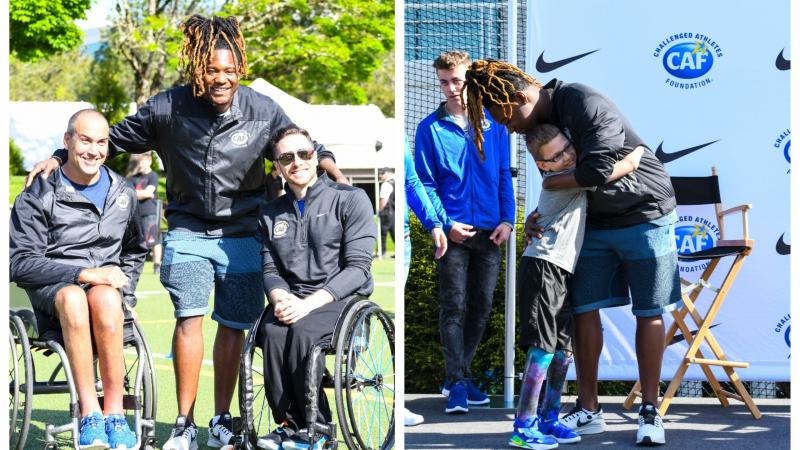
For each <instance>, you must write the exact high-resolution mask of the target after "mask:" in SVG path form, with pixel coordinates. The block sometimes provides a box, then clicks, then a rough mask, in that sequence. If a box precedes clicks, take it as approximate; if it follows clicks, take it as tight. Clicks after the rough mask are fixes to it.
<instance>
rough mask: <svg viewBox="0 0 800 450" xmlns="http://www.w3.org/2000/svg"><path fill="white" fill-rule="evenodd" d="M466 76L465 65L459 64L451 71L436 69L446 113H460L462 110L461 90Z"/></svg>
mask: <svg viewBox="0 0 800 450" xmlns="http://www.w3.org/2000/svg"><path fill="white" fill-rule="evenodd" d="M466 74H467V65H466V64H459V65H457V66H455V67H453V68H452V69H436V77H437V78H438V79H439V89H441V90H442V95H444V97H445V99H446V100H447V109H448V111H451V112H452V111H460V110H461V109H462V107H461V95H462V94H461V90H462V89H463V88H464V80H465V79H466Z"/></svg>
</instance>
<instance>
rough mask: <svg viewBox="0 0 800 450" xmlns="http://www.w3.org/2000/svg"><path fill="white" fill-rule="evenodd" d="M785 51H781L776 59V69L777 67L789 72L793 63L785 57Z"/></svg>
mask: <svg viewBox="0 0 800 450" xmlns="http://www.w3.org/2000/svg"><path fill="white" fill-rule="evenodd" d="M784 50H786V49H785V48H784V49H781V52H780V53H778V57H777V58H775V67H777V68H778V70H789V69H790V66H791V65H792V62H791V61H789V60H788V59H786V58H784V57H783V51H784Z"/></svg>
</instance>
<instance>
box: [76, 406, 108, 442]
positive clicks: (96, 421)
mask: <svg viewBox="0 0 800 450" xmlns="http://www.w3.org/2000/svg"><path fill="white" fill-rule="evenodd" d="M78 433H79V436H80V437H79V438H78V445H79V447H80V449H81V450H100V449H106V448H108V436H107V435H106V421H105V419H103V415H102V414H100V413H99V412H93V413H91V414H89V415H88V416H86V417H84V418H83V419H81V427H80V431H79V432H78Z"/></svg>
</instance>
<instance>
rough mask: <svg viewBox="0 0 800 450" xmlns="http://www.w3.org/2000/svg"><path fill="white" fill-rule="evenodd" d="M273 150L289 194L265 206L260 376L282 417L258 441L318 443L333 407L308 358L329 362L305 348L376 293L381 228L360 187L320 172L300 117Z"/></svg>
mask: <svg viewBox="0 0 800 450" xmlns="http://www.w3.org/2000/svg"><path fill="white" fill-rule="evenodd" d="M270 150H271V151H272V154H273V156H274V161H275V164H276V165H277V167H278V168H279V170H280V171H281V174H282V175H283V177H284V179H286V182H287V185H288V189H287V190H286V194H285V195H283V196H282V197H280V198H278V199H276V200H274V201H273V202H271V203H269V204H268V205H266V207H265V208H264V209H263V210H262V213H261V230H262V233H263V235H262V242H263V243H264V244H263V249H262V259H263V272H264V290H265V292H266V294H267V297H268V299H269V306H268V310H267V313H266V315H265V318H264V319H263V320H262V325H261V327H262V328H261V332H262V335H263V336H264V378H265V384H266V395H267V401H268V403H269V406H270V408H271V409H272V414H273V417H274V419H275V422H276V423H278V424H280V426H279V427H278V428H277V429H276V430H275V431H273V432H272V433H270V434H268V435H267V436H264V437H262V438H261V439H259V440H258V443H257V445H258V447H259V448H262V449H272V450H275V449H279V448H283V449H285V450H294V449H308V448H314V449H321V448H323V447H324V446H325V442H326V440H328V439H329V436H326V435H325V433H324V432H322V433H321V436H320V437H319V438H318V439H312V440H313V441H314V442H313V444H311V445H310V443H309V435H313V436H317V434H316V433H317V432H318V430H323V429H325V426H326V425H327V424H328V423H330V422H331V410H330V407H329V405H328V401H327V398H326V396H325V394H324V393H323V391H322V388H321V386H319V385H318V383H315V382H314V381H307V380H306V376H305V374H306V365H307V364H320V366H319V367H321V368H324V354H320V355H319V358H310V357H308V355H309V352H310V350H311V348H312V347H313V346H314V345H316V344H320V343H322V342H325V341H326V340H329V339H330V338H331V336H332V334H333V332H334V328H335V326H336V321H337V319H338V317H339V315H340V313H341V312H342V310H343V309H344V306H345V304H346V301H347V300H349V299H350V298H352V297H354V296H357V295H360V296H368V295H369V294H371V293H372V290H373V283H372V275H371V274H370V266H371V264H372V250H373V248H374V246H375V240H376V233H377V229H376V226H375V223H374V222H373V210H372V206H371V204H370V201H369V198H368V197H367V195H366V193H365V192H364V191H363V190H361V189H358V188H353V187H351V186H347V185H343V184H337V183H335V182H333V181H331V180H330V179H329V178H328V177H327V176H326V175H324V174H323V175H317V166H318V161H317V155H316V154H315V153H314V146H313V144H312V140H311V138H310V136H309V135H308V132H306V131H305V130H303V129H300V128H297V127H295V126H289V127H286V128H283V129H281V130H278V131H277V132H276V133H275V134H274V137H273V138H272V140H271V142H270ZM312 359H313V361H312ZM312 384H317V385H316V386H314V385H312ZM307 392H308V398H307V397H306V395H307ZM307 402H318V403H317V408H310V409H311V410H312V411H313V410H315V409H316V410H317V411H318V412H317V414H316V417H308V414H307V409H306V406H307ZM315 424H316V425H317V426H315ZM309 428H311V430H309Z"/></svg>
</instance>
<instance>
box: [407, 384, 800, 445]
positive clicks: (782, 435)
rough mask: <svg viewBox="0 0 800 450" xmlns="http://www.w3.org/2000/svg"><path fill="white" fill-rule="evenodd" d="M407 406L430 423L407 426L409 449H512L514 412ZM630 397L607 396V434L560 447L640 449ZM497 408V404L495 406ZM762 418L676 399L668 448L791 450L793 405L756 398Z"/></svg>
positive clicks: (434, 403)
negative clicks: (453, 412) (457, 412)
mask: <svg viewBox="0 0 800 450" xmlns="http://www.w3.org/2000/svg"><path fill="white" fill-rule="evenodd" d="M405 399H406V406H407V407H408V408H409V409H411V410H412V411H413V412H415V413H418V414H422V415H423V416H424V417H425V422H424V423H422V424H420V425H417V426H414V427H405V448H406V449H421V448H424V449H431V448H433V449H507V448H512V447H508V446H507V444H506V441H507V440H508V437H509V436H510V434H511V431H512V430H511V428H512V423H513V418H514V410H513V409H508V408H486V407H474V406H471V407H470V411H469V413H467V414H461V415H451V414H445V413H444V408H445V405H446V400H445V398H444V397H442V396H441V395H414V394H406V396H405ZM623 400H624V397H601V399H600V402H601V404H602V405H603V412H604V417H605V420H606V431H605V432H604V433H601V434H596V435H590V436H583V438H582V440H581V442H580V443H577V444H563V445H561V446H560V447H559V448H564V449H574V450H585V449H612V448H613V449H616V448H639V447H637V446H636V445H635V440H636V430H637V428H638V422H637V416H638V413H637V412H638V405H637V406H636V407H634V408H632V409H631V410H625V409H623V408H622V401H623ZM493 403H495V401H493ZM574 403H575V397H574V396H565V397H564V400H563V404H562V408H561V409H562V412H566V411H569V410H570V409H571V408H572V407H573V406H574ZM756 404H757V405H758V407H759V409H760V410H761V413H762V414H763V416H762V418H761V419H758V420H756V419H754V418H753V416H752V415H751V414H750V411H749V410H748V409H747V407H745V406H744V404H742V403H740V402H737V401H735V400H731V406H730V407H728V408H723V407H722V406H721V405H720V404H719V401H717V399H715V398H676V399H675V400H674V401H673V403H672V404H671V405H670V407H669V409H668V410H667V415H666V417H665V418H664V429H665V432H666V440H667V443H666V445H663V446H659V448H662V449H702V450H716V449H723V450H732V449H740V448H750V449H788V448H789V444H790V439H789V436H790V435H789V433H790V428H789V427H790V423H789V422H790V419H789V415H790V400H788V399H756Z"/></svg>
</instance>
